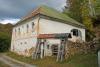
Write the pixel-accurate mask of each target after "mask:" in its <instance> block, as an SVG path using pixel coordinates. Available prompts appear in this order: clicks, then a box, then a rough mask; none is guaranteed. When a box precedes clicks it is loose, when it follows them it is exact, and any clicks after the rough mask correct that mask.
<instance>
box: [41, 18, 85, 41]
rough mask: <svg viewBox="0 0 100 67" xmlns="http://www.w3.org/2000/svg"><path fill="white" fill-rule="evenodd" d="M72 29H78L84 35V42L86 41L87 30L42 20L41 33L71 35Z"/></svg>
mask: <svg viewBox="0 0 100 67" xmlns="http://www.w3.org/2000/svg"><path fill="white" fill-rule="evenodd" d="M72 29H78V30H80V31H81V33H82V40H83V41H85V29H83V28H79V27H75V26H72V25H68V24H64V23H61V22H56V21H51V20H47V19H43V18H41V19H40V33H41V34H50V33H70V32H71V30H72Z"/></svg>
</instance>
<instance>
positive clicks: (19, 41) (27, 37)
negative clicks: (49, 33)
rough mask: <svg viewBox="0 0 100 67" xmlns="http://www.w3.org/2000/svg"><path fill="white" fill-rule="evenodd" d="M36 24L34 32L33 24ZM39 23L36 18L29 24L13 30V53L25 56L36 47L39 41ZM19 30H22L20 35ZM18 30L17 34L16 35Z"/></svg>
mask: <svg viewBox="0 0 100 67" xmlns="http://www.w3.org/2000/svg"><path fill="white" fill-rule="evenodd" d="M33 22H34V24H35V26H34V31H33V32H32V30H33V29H32V23H33ZM37 22H38V18H35V19H33V20H31V21H29V22H26V23H24V24H21V25H19V26H17V27H14V28H13V31H12V41H11V51H14V52H17V53H19V54H21V55H25V50H29V49H31V48H32V47H35V46H36V41H37V29H36V26H37ZM27 24H28V25H29V31H28V33H27ZM18 28H20V31H21V32H20V34H18ZM15 29H16V33H15Z"/></svg>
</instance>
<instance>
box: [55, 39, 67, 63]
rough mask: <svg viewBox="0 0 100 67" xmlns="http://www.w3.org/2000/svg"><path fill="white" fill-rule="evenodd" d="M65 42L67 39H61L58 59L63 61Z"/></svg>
mask: <svg viewBox="0 0 100 67" xmlns="http://www.w3.org/2000/svg"><path fill="white" fill-rule="evenodd" d="M65 44H66V39H61V44H60V45H59V46H58V55H57V61H61V62H62V61H63V60H64V58H65V56H64V55H65Z"/></svg>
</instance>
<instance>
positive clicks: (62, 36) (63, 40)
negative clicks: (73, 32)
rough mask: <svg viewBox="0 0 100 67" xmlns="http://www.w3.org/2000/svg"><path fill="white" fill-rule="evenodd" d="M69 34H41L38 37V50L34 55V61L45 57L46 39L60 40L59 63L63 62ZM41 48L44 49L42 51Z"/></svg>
mask: <svg viewBox="0 0 100 67" xmlns="http://www.w3.org/2000/svg"><path fill="white" fill-rule="evenodd" d="M68 36H69V34H68V33H60V34H40V35H39V36H38V40H37V45H36V50H35V53H34V55H33V58H34V59H39V58H43V57H44V45H46V39H60V44H59V45H58V53H57V61H63V59H64V56H65V45H66V42H67V38H68ZM41 47H43V48H42V49H41Z"/></svg>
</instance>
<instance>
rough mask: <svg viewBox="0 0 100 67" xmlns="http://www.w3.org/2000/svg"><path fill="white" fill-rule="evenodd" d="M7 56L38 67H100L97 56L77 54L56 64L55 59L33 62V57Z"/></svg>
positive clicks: (9, 54) (46, 58) (12, 54)
mask: <svg viewBox="0 0 100 67" xmlns="http://www.w3.org/2000/svg"><path fill="white" fill-rule="evenodd" d="M6 55H8V56H10V57H12V58H14V59H16V60H19V61H22V62H26V63H29V64H34V65H36V66H38V67H98V63H97V55H96V54H79V55H78V54H77V55H75V56H72V57H70V58H69V59H67V60H65V61H64V62H56V58H55V57H45V58H44V59H38V60H32V59H31V57H24V56H20V55H17V54H15V53H12V52H8V53H6Z"/></svg>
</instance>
